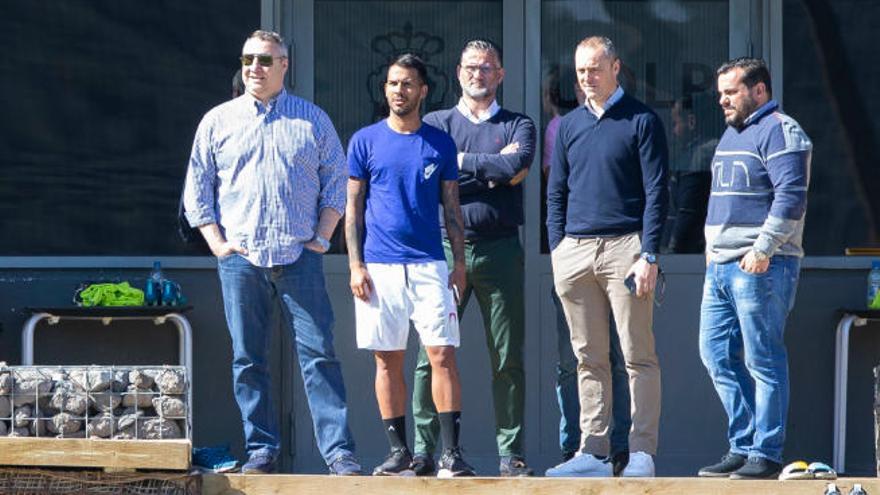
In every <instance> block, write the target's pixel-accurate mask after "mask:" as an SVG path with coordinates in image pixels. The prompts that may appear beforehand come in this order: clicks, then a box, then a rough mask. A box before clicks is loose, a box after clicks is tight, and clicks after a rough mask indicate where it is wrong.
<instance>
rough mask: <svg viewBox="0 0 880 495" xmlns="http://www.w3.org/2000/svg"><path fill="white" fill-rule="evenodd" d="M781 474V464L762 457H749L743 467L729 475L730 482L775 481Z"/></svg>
mask: <svg viewBox="0 0 880 495" xmlns="http://www.w3.org/2000/svg"><path fill="white" fill-rule="evenodd" d="M780 472H782V464H780V463H778V462H773V461H771V460H769V459H764V458H763V457H750V458H749V460H747V461H746V463H745V464H743V467H741V468H739V469H737V470H736V471H734V472H732V473H730V479H732V480H768V479H772V480H775V479H776V478H778V477H779V473H780Z"/></svg>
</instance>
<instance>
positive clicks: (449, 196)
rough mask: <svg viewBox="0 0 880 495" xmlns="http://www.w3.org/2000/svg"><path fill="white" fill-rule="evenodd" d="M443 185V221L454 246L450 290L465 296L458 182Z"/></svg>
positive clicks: (445, 181) (450, 181) (447, 181)
mask: <svg viewBox="0 0 880 495" xmlns="http://www.w3.org/2000/svg"><path fill="white" fill-rule="evenodd" d="M442 184H443V185H442V193H443V198H442V201H443V217H444V218H443V220H444V221H445V223H446V236H447V237H448V238H449V244H450V245H451V246H452V260H453V261H452V272H451V273H450V274H449V288H450V289H452V288H453V286H455V287H456V288H457V290H458V293H459V294H463V293H464V289H465V287H466V286H467V279H466V278H465V265H464V220H463V219H462V217H461V207H460V206H459V203H458V181H456V180H444V181H443V182H442ZM453 290H455V289H453ZM456 303H457V301H456Z"/></svg>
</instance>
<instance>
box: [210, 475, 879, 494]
mask: <svg viewBox="0 0 880 495" xmlns="http://www.w3.org/2000/svg"><path fill="white" fill-rule="evenodd" d="M827 483H828V482H825V481H731V480H711V479H701V478H654V479H632V480H625V479H620V478H593V479H586V478H579V479H578V478H518V479H505V478H457V479H452V480H438V479H436V478H374V477H369V476H363V477H335V476H306V475H283V474H278V475H259V476H256V475H240V474H232V475H220V474H209V475H205V476H204V478H203V484H202V493H203V494H204V495H266V494H281V493H296V494H301V495H394V494H406V495H449V494H463V495H567V494H576V495H688V494H694V495H758V494H760V495H800V494H815V495H821V494H822V493H824V491H825V486H826V485H827ZM834 483H835V484H837V487H838V488H839V489H840V491H841V493H842V494H843V495H847V494H848V493H849V490H850V489H851V488H852V486H853V484H855V483H861V484H862V486H863V487H864V488H865V490H867V492H868V494H869V495H880V479H878V478H843V479H839V480H835V481H834Z"/></svg>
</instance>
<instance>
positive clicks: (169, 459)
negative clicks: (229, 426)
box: [0, 437, 192, 471]
mask: <svg viewBox="0 0 880 495" xmlns="http://www.w3.org/2000/svg"><path fill="white" fill-rule="evenodd" d="M191 451H192V444H191V443H190V441H189V440H98V439H74V438H22V437H17V438H15V437H13V438H9V437H0V465H5V466H54V467H100V468H107V469H171V470H184V471H185V470H188V469H189V468H190V454H191Z"/></svg>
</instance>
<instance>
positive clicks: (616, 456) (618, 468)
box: [610, 450, 629, 476]
mask: <svg viewBox="0 0 880 495" xmlns="http://www.w3.org/2000/svg"><path fill="white" fill-rule="evenodd" d="M610 460H611V473H612V474H613V475H614V476H620V473H622V472H623V470H624V469H626V466H627V464H629V451H628V450H622V451H620V452H615V453H613V454H611V459H610Z"/></svg>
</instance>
